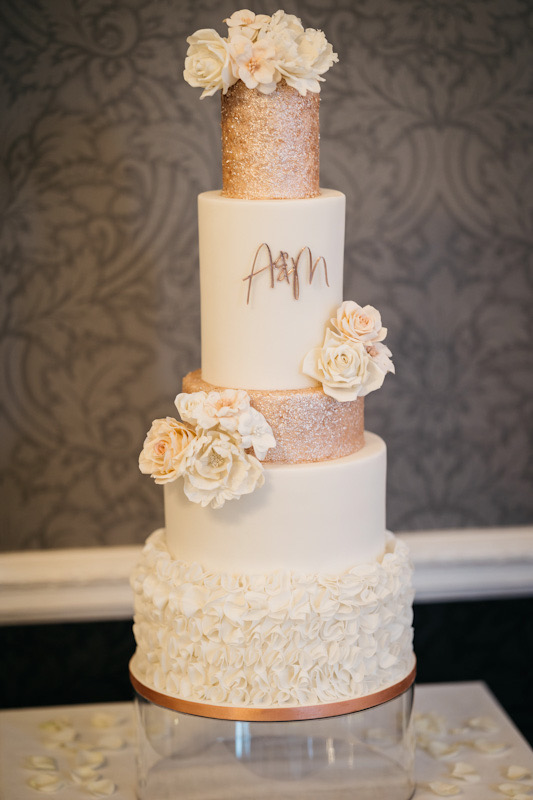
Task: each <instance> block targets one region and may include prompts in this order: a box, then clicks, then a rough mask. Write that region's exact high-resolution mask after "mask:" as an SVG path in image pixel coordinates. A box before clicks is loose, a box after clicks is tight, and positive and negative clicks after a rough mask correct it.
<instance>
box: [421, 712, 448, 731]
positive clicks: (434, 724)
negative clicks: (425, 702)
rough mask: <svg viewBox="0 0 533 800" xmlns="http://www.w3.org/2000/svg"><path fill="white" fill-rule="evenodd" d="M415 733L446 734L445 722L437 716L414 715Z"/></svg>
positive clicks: (430, 714) (433, 714)
mask: <svg viewBox="0 0 533 800" xmlns="http://www.w3.org/2000/svg"><path fill="white" fill-rule="evenodd" d="M414 725H415V731H416V732H417V733H441V734H445V733H446V732H447V725H446V720H445V718H444V717H442V716H440V715H439V714H435V713H429V714H415V716H414Z"/></svg>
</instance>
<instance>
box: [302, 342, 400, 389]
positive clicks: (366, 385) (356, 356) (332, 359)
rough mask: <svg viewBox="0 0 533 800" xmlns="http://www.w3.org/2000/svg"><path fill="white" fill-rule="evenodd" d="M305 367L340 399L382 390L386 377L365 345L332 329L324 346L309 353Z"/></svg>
mask: <svg viewBox="0 0 533 800" xmlns="http://www.w3.org/2000/svg"><path fill="white" fill-rule="evenodd" d="M302 370H303V372H304V373H305V374H306V375H309V376H310V377H311V378H315V380H317V381H320V383H321V384H322V386H323V388H324V392H325V393H326V394H327V395H329V396H330V397H333V398H335V400H339V401H340V402H345V401H348V400H355V399H356V398H357V397H364V396H365V395H367V394H369V392H373V391H375V390H376V389H379V388H380V386H382V384H383V381H384V379H385V373H384V372H383V370H381V369H380V368H379V366H378V365H377V364H375V363H374V361H373V360H372V358H371V357H370V356H369V354H368V353H367V351H366V348H365V346H364V344H362V343H361V342H355V341H352V340H351V339H345V338H344V337H342V336H339V335H338V334H337V333H334V332H333V331H330V330H328V331H326V337H325V340H324V344H323V345H322V347H315V348H314V349H313V350H311V351H310V352H309V353H308V354H307V355H306V357H305V359H304V362H303V367H302Z"/></svg>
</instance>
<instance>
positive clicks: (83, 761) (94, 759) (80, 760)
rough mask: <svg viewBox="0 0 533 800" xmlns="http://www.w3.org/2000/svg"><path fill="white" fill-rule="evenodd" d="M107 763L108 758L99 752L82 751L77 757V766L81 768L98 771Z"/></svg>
mask: <svg viewBox="0 0 533 800" xmlns="http://www.w3.org/2000/svg"><path fill="white" fill-rule="evenodd" d="M105 763H106V757H105V756H104V754H103V753H101V752H100V751H99V750H80V751H79V753H78V754H77V756H76V764H78V765H79V766H80V767H91V768H92V769H98V768H99V767H103V766H104V764H105Z"/></svg>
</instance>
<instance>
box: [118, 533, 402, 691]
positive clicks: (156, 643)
mask: <svg viewBox="0 0 533 800" xmlns="http://www.w3.org/2000/svg"><path fill="white" fill-rule="evenodd" d="M411 575H412V567H411V563H410V559H409V552H408V549H407V547H406V545H405V544H404V543H403V542H401V541H399V540H398V539H396V538H395V537H394V536H393V535H392V534H387V540H386V548H385V553H384V554H383V556H382V558H381V559H380V560H378V561H376V562H373V563H371V564H364V565H358V566H356V567H353V568H352V569H350V570H348V571H346V572H344V573H342V574H340V575H331V574H314V575H311V574H303V573H302V574H299V573H296V572H289V571H283V570H279V571H277V572H274V573H268V574H264V575H230V574H226V573H215V572H212V571H209V570H205V569H203V568H202V567H201V566H200V565H199V564H187V563H184V562H181V561H176V560H174V559H172V557H171V556H170V554H169V553H168V551H167V549H166V545H165V532H164V530H157V531H155V532H154V533H153V534H152V535H151V536H150V537H149V538H148V540H147V542H146V545H145V547H144V550H143V554H142V557H141V561H140V563H139V564H138V566H137V567H136V569H135V571H134V573H133V575H132V579H131V584H132V587H133V590H134V592H135V622H134V634H135V639H136V642H137V653H136V674H137V676H138V678H139V679H140V680H142V681H143V682H144V683H145V684H146V685H148V686H152V687H153V688H154V689H156V690H157V691H159V692H162V693H165V694H168V695H171V696H175V697H180V698H182V699H186V700H192V701H197V702H208V703H217V704H231V705H247V706H264V705H268V706H284V705H312V704H316V703H325V702H335V701H339V700H345V699H350V698H355V697H361V696H364V695H367V694H372V693H373V692H377V691H380V690H381V689H384V688H386V687H387V686H391V685H393V684H395V683H397V682H398V681H400V680H401V679H402V678H404V677H405V676H406V675H407V674H408V673H409V672H410V670H411V669H412V666H413V652H412V637H413V632H412V603H413V589H412V584H411Z"/></svg>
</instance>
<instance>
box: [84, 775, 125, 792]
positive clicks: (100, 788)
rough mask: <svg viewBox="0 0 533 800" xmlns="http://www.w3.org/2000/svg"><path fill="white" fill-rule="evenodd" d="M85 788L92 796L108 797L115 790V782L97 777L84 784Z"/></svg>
mask: <svg viewBox="0 0 533 800" xmlns="http://www.w3.org/2000/svg"><path fill="white" fill-rule="evenodd" d="M85 788H86V789H87V791H88V792H90V794H92V795H93V796H94V797H110V796H111V795H112V794H114V793H115V792H116V790H117V787H116V784H114V783H113V781H111V780H109V778H97V779H96V780H94V781H90V782H89V783H86V784H85Z"/></svg>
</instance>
